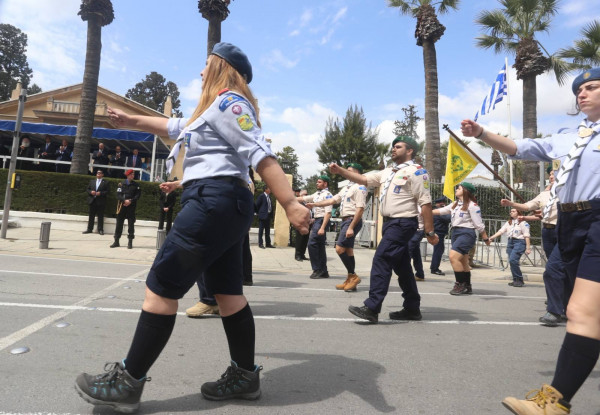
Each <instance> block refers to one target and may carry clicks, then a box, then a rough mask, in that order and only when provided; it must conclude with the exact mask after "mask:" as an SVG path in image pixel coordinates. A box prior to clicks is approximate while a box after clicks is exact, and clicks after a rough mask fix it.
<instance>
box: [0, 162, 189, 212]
mask: <svg viewBox="0 0 600 415" xmlns="http://www.w3.org/2000/svg"><path fill="white" fill-rule="evenodd" d="M17 173H19V174H20V175H21V187H20V189H13V192H12V200H11V205H10V208H11V210H17V211H28V212H45V213H64V214H69V215H85V216H87V215H88V204H87V192H86V189H87V186H88V184H89V182H90V180H92V179H94V178H95V176H92V175H87V176H86V175H80V174H65V173H51V172H42V171H24V170H17ZM7 174H8V169H0V201H1V202H2V206H4V197H5V195H6V179H7V177H6V176H7ZM105 179H106V180H108V181H109V182H110V193H109V194H108V196H107V204H106V211H105V216H106V217H113V218H114V217H116V213H115V212H116V210H117V185H118V183H119V182H121V181H122V180H120V179H112V178H108V177H105ZM138 183H139V185H140V188H141V189H142V196H141V197H140V200H139V201H138V203H137V208H136V213H137V218H138V219H140V220H158V215H159V209H160V205H159V197H160V189H159V187H158V183H156V182H154V183H152V182H143V181H138ZM178 193H179V194H178V196H177V201H178V202H179V200H180V197H181V191H180V190H178ZM179 209H180V204H179V203H176V204H175V210H174V214H177V213H178V212H179Z"/></svg>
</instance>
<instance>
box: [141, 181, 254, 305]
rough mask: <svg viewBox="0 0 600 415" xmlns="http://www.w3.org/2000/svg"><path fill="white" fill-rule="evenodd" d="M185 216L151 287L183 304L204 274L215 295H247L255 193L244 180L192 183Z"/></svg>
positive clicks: (158, 260) (185, 197)
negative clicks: (247, 242)
mask: <svg viewBox="0 0 600 415" xmlns="http://www.w3.org/2000/svg"><path fill="white" fill-rule="evenodd" d="M181 206H182V208H181V212H179V214H178V215H177V218H176V219H175V222H174V223H173V227H172V228H171V231H170V232H169V234H168V235H167V238H166V240H165V242H164V243H163V245H162V247H161V249H160V251H159V252H158V254H157V255H156V258H155V259H154V263H153V264H152V268H151V269H150V272H149V273H148V278H147V279H146V285H147V286H148V288H149V289H150V290H151V291H152V292H153V293H155V294H157V295H160V296H161V297H166V298H171V299H180V298H182V297H183V296H184V295H185V293H186V292H187V291H188V290H189V289H190V288H191V287H192V286H193V285H194V284H195V283H196V280H197V279H198V277H200V275H202V274H204V283H205V286H206V289H207V291H208V292H210V293H212V294H230V295H241V294H242V293H243V285H242V281H243V279H244V276H243V266H242V246H243V242H244V237H245V236H246V234H247V233H248V229H249V228H250V224H251V223H252V217H253V214H254V200H253V197H252V193H250V191H248V188H247V187H245V186H244V185H243V181H241V180H239V181H238V180H235V179H234V180H231V181H228V180H219V179H201V180H194V181H192V182H191V183H190V184H187V183H186V186H185V188H184V190H183V194H182V196H181Z"/></svg>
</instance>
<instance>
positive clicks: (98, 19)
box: [71, 0, 115, 174]
mask: <svg viewBox="0 0 600 415" xmlns="http://www.w3.org/2000/svg"><path fill="white" fill-rule="evenodd" d="M77 14H79V15H80V16H81V20H83V21H84V22H85V21H87V22H88V29H87V49H86V55H85V70H84V72H83V85H82V88H81V104H80V107H79V118H78V119H77V135H76V137H75V145H74V146H73V161H72V162H71V173H77V174H87V172H88V163H89V161H90V146H91V141H92V129H93V128H94V113H95V112H96V94H97V92H98V73H99V72H100V51H101V50H102V26H106V25H108V24H110V23H112V21H113V20H114V18H115V14H114V11H113V6H112V3H111V2H110V0H82V1H81V7H80V9H79V13H77Z"/></svg>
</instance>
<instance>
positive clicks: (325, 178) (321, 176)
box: [319, 174, 331, 184]
mask: <svg viewBox="0 0 600 415" xmlns="http://www.w3.org/2000/svg"><path fill="white" fill-rule="evenodd" d="M319 179H321V180H323V181H324V182H327V184H329V182H330V181H331V179H330V178H329V176H327V175H326V174H322V175H320V176H319Z"/></svg>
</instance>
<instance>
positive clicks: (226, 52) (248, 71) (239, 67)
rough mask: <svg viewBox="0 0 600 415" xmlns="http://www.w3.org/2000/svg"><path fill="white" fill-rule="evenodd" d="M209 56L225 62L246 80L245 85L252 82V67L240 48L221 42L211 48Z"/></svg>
mask: <svg viewBox="0 0 600 415" xmlns="http://www.w3.org/2000/svg"><path fill="white" fill-rule="evenodd" d="M211 55H217V56H219V57H221V58H223V59H225V60H226V61H227V63H229V64H230V65H231V66H233V68H234V69H235V70H236V71H238V72H239V73H240V75H242V76H243V77H244V79H245V80H246V83H250V82H251V81H252V65H250V61H249V60H248V57H247V56H246V54H245V53H244V52H242V50H241V49H240V48H238V47H237V46H234V45H232V44H231V43H226V42H221V43H217V44H216V45H215V46H213V50H212V52H211Z"/></svg>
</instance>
